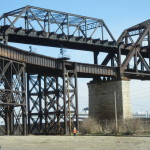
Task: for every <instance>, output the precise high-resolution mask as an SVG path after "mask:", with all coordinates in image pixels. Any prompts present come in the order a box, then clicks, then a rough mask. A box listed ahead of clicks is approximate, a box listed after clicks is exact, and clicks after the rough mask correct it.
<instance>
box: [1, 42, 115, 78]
mask: <svg viewBox="0 0 150 150" xmlns="http://www.w3.org/2000/svg"><path fill="white" fill-rule="evenodd" d="M0 57H5V58H7V59H12V60H15V61H19V62H24V63H26V65H27V70H30V67H31V65H33V66H32V68H31V70H32V71H34V68H35V71H34V72H33V73H37V72H39V70H41V67H43V70H42V71H44V68H45V71H46V69H54V70H55V71H56V73H57V74H59V71H60V72H61V70H62V63H63V62H62V61H60V60H59V59H56V58H52V57H47V56H44V55H40V54H36V53H32V52H27V51H23V50H21V49H18V48H14V47H11V46H8V45H5V44H2V43H0ZM74 63H75V62H68V61H67V62H66V64H67V65H68V66H71V65H72V64H74ZM76 64H77V72H78V77H92V76H94V75H95V76H99V75H101V76H110V77H111V76H112V77H115V76H116V69H115V68H114V67H107V66H99V65H94V64H84V63H76ZM38 69H39V70H38ZM36 71H37V72H36Z"/></svg>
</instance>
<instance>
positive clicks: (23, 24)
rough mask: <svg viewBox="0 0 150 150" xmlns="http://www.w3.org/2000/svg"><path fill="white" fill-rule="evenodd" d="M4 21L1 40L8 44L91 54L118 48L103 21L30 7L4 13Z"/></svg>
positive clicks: (1, 28) (2, 17) (0, 28)
mask: <svg viewBox="0 0 150 150" xmlns="http://www.w3.org/2000/svg"><path fill="white" fill-rule="evenodd" d="M0 20H1V21H2V22H3V25H2V26H1V27H0V31H1V33H2V34H1V40H4V41H5V42H6V43H7V41H10V42H17V43H18V42H19V43H28V44H29V43H30V44H36V45H44V46H54V47H67V48H70V49H81V50H89V51H92V50H95V49H97V50H98V48H96V47H97V46H98V47H99V46H102V47H103V45H104V46H107V47H115V46H116V41H115V39H114V37H113V35H112V34H111V32H110V30H109V29H108V27H107V26H106V24H105V22H104V21H103V20H102V19H96V18H91V17H85V16H80V15H75V14H70V13H64V12H59V11H54V10H49V9H43V8H38V7H33V6H26V7H23V8H20V9H17V10H14V11H11V12H8V13H4V14H3V15H2V16H1V18H0ZM39 38H40V40H39ZM77 44H78V46H77ZM86 45H87V46H86ZM88 46H90V47H89V48H88ZM94 47H95V49H93V48H94Z"/></svg>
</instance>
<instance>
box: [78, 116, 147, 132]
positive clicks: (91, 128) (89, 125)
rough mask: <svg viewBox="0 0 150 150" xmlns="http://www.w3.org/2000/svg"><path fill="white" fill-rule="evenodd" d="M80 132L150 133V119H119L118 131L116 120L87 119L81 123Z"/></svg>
mask: <svg viewBox="0 0 150 150" xmlns="http://www.w3.org/2000/svg"><path fill="white" fill-rule="evenodd" d="M80 132H81V133H82V134H93V133H109V134H114V133H116V132H117V133H122V134H135V133H144V132H145V133H150V120H149V121H148V120H142V119H126V120H123V119H118V128H117V131H116V127H115V121H114V120H103V121H99V122H97V121H95V120H94V119H93V118H88V119H85V120H84V121H83V122H82V123H81V125H80Z"/></svg>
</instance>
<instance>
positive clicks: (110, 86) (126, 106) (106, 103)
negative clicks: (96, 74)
mask: <svg viewBox="0 0 150 150" xmlns="http://www.w3.org/2000/svg"><path fill="white" fill-rule="evenodd" d="M129 86H130V81H125V80H121V81H107V82H94V81H91V82H90V83H88V88H89V116H90V117H93V118H95V119H96V120H103V119H114V118H115V96H114V92H115V91H116V103H117V115H118V118H120V117H123V118H131V117H132V114H131V103H130V90H129Z"/></svg>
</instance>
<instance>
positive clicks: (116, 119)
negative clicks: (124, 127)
mask: <svg viewBox="0 0 150 150" xmlns="http://www.w3.org/2000/svg"><path fill="white" fill-rule="evenodd" d="M114 100H115V132H116V134H117V132H118V118H117V103H116V91H115V92H114Z"/></svg>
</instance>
